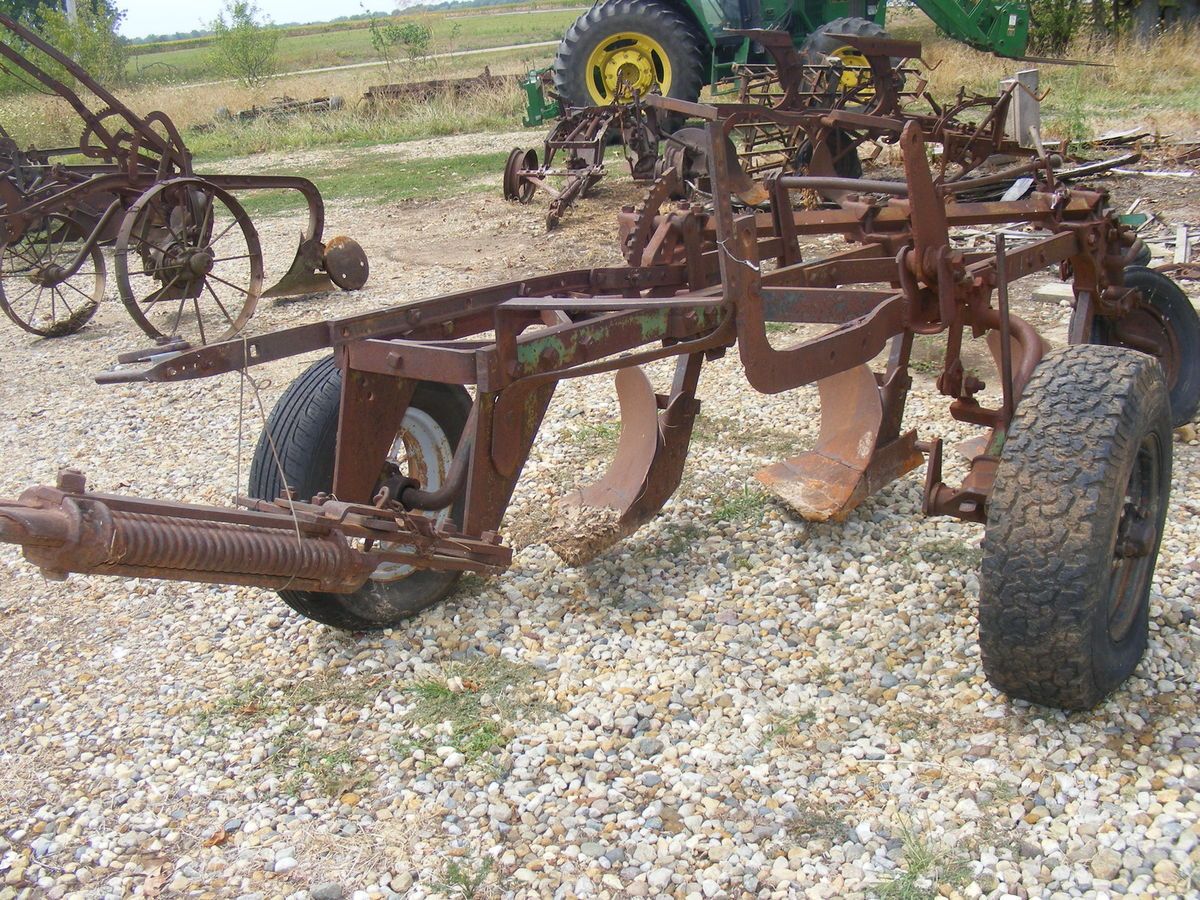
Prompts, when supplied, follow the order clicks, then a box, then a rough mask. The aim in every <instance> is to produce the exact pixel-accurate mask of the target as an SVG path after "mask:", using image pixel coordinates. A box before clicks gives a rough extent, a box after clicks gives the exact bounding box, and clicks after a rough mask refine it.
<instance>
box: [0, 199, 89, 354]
mask: <svg viewBox="0 0 1200 900" xmlns="http://www.w3.org/2000/svg"><path fill="white" fill-rule="evenodd" d="M104 282H105V269H104V254H103V253H101V252H100V248H99V247H97V246H96V245H95V244H89V243H88V241H87V234H86V233H85V232H84V231H83V229H82V228H80V226H79V225H78V224H77V223H76V222H74V221H72V220H71V219H69V218H67V217H66V216H63V215H59V214H58V213H54V214H52V215H49V216H47V217H46V219H45V221H43V222H42V224H41V226H40V227H38V228H36V229H32V230H30V231H27V232H26V233H25V234H24V235H22V236H21V238H19V239H18V240H16V241H14V242H13V243H11V244H8V245H7V246H5V247H4V251H3V257H2V258H0V307H2V308H3V309H4V312H5V313H6V314H7V315H8V317H9V318H10V319H12V320H13V322H14V323H15V324H16V325H18V326H20V327H21V328H23V329H25V330H26V331H28V332H29V333H30V334H37V335H41V336H42V337H61V336H62V335H65V334H74V333H75V332H76V331H78V330H79V329H81V328H82V327H83V326H84V325H86V324H87V323H88V321H89V320H91V318H92V316H94V315H95V314H96V310H97V308H98V307H99V306H100V301H101V300H103V299H104Z"/></svg>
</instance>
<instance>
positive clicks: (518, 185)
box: [504, 147, 538, 203]
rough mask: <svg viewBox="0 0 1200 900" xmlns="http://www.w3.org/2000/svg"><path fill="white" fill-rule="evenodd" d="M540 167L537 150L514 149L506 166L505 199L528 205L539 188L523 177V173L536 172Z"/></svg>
mask: <svg viewBox="0 0 1200 900" xmlns="http://www.w3.org/2000/svg"><path fill="white" fill-rule="evenodd" d="M537 167H538V155H537V151H536V150H522V149H521V148H520V147H514V148H513V151H512V153H510V154H508V162H506V163H505V164H504V199H505V200H516V201H517V202H518V203H528V202H529V201H530V200H532V199H533V195H534V192H536V191H537V186H536V185H535V184H534V183H533V182H532V181H530V180H529V179H528V178H525V177H524V176H522V175H521V172H522V171H526V172H534V171H537Z"/></svg>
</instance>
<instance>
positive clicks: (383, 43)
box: [368, 16, 457, 72]
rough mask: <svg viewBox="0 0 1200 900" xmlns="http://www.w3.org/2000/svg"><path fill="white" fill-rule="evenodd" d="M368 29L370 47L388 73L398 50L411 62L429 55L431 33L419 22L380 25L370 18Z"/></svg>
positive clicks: (384, 23)
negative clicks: (402, 51)
mask: <svg viewBox="0 0 1200 900" xmlns="http://www.w3.org/2000/svg"><path fill="white" fill-rule="evenodd" d="M368 27H369V30H370V32H371V46H372V47H374V48H375V52H376V53H377V54H379V58H380V59H381V60H383V62H384V64H385V65H386V66H387V68H388V71H389V72H390V71H391V70H392V61H393V59H394V58H395V56H396V54H397V52H398V51H400V50H404V51H405V52H407V54H408V57H409V59H413V60H416V59H420V58H421V57H423V56H428V55H429V45H430V43H431V42H432V40H433V31H432V30H431V29H430V28H429V26H428V25H423V24H421V23H420V22H402V23H399V24H397V23H394V22H382V23H381V22H380V21H379V20H378V19H376V18H375V16H371V24H370V25H369V26H368ZM456 27H457V26H456Z"/></svg>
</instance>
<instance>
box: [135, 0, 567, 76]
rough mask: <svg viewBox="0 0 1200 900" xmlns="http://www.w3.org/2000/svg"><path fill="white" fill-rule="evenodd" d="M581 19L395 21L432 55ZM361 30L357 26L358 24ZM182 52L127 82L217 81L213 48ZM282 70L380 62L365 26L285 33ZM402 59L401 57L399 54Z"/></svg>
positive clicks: (402, 70) (188, 44) (510, 15)
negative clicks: (411, 28)
mask: <svg viewBox="0 0 1200 900" xmlns="http://www.w3.org/2000/svg"><path fill="white" fill-rule="evenodd" d="M578 15H579V13H578V11H577V10H575V9H557V10H547V11H541V10H539V11H535V12H521V11H509V12H505V11H499V12H493V13H489V14H487V15H464V14H461V13H460V14H457V15H455V16H453V17H452V16H449V15H447V14H436V15H434V14H430V15H425V16H408V17H404V18H401V19H396V20H394V21H418V22H421V23H422V24H424V25H427V26H428V27H429V29H430V30H431V31H432V33H433V39H432V43H431V46H430V48H429V50H430V52H431V53H451V52H455V51H459V50H478V49H481V48H486V47H504V46H509V45H512V44H527V43H533V42H537V41H549V40H557V39H558V38H560V37H562V35H563V32H565V31H566V30H567V28H568V27H569V26H570V24H571V23H572V22H574V21H575V19H576V17H577V16H578ZM355 24H358V23H355ZM178 43H181V44H183V45H184V46H183V47H182V48H180V49H173V48H172V47H171V44H160V45H150V46H152V47H158V48H161V49H158V50H157V52H146V51H145V50H141V52H139V53H137V54H136V55H134V56H132V57H131V58H130V60H129V66H128V71H129V77H130V79H131V80H133V81H135V82H148V81H157V82H172V83H179V82H187V81H200V80H205V79H211V78H213V77H214V75H213V71H212V62H211V53H212V50H211V46H210V43H209V42H208V41H204V42H203V43H201V44H199V45H196V42H195V41H191V40H188V41H180V42H178ZM278 54H279V57H278V67H279V70H280V71H281V72H292V71H298V70H301V69H316V68H324V67H327V66H338V65H346V64H351V63H361V62H377V61H379V56H378V55H377V54H376V52H375V50H374V49H373V48H372V47H371V33H370V30H369V29H368V28H367V27H366V24H365V23H363V25H362V26H361V27H356V28H331V29H327V30H318V29H317V28H315V27H314V28H306V29H303V30H298V31H297V32H296V33H287V34H285V35H284V36H283V37H282V38H281V39H280V41H279V49H278ZM400 56H401V57H403V53H401V54H400ZM412 67H413V63H412V62H410V61H409V60H408V59H404V58H402V59H401V60H400V61H399V62H398V63H397V64H394V65H393V67H392V68H393V73H394V74H395V75H397V76H398V77H402V76H404V75H405V74H406V73H407V72H408V71H409V70H410V69H411V68H412Z"/></svg>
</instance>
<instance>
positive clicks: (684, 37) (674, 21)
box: [554, 0, 706, 131]
mask: <svg viewBox="0 0 1200 900" xmlns="http://www.w3.org/2000/svg"><path fill="white" fill-rule="evenodd" d="M639 39H640V42H639ZM622 51H627V52H628V53H630V54H632V55H631V56H630V59H631V60H633V59H636V60H638V61H640V62H641V63H642V64H643V65H642V69H641V70H642V71H644V72H647V73H650V74H652V76H653V78H654V80H655V81H657V83H658V84H659V86H660V88H661V90H662V93H663V94H665V95H666V96H668V97H675V98H677V99H679V100H687V101H695V100H696V99H697V98H698V97H699V96H700V89H701V88H702V87H703V86H704V63H705V60H704V55H705V51H706V48H705V46H704V38H703V36H702V35H701V34H700V32H699V30H698V28H697V27H696V25H695V23H693V22H691V21H689V20H688V19H687V18H685V17H684V16H683V15H682V14H681V13H680V12H678V11H677V10H676V9H675V8H674V7H673V6H672V5H670V4H668V3H663V2H660V0H606V2H604V3H598V4H596V5H595V6H593V7H592V8H591V9H589V10H588V11H587V12H586V13H584V14H583V15H581V16H580V17H579V18H578V19H576V20H575V24H573V25H572V26H571V27H570V28H569V29H568V30H567V33H566V35H564V36H563V39H562V43H560V44H559V45H558V54H557V55H556V56H555V58H554V86H555V89H556V90H557V91H558V93H559V94H560V95H561V96H562V97H563V98H564V100H565V101H566V105H567V106H569V107H571V106H605V105H607V104H609V103H611V102H612V100H613V84H611V83H609V79H606V78H605V73H606V72H607V73H608V74H610V75H611V74H612V71H616V70H617V69H620V68H622V65H621V64H620V62H619V60H617V59H615V55H616V54H619V53H621V52H622ZM660 51H661V52H660ZM605 60H608V64H607V65H603V64H602V63H603V62H604V61H605ZM630 65H631V68H630V71H634V70H635V69H636V68H637V67H636V66H633V65H632V63H631V64H630ZM649 86H650V85H649V83H643V84H639V89H640V90H641V92H642V93H645V92H646V91H647V90H649ZM667 130H668V131H670V130H671V129H670V128H669V127H668V129H667Z"/></svg>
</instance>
